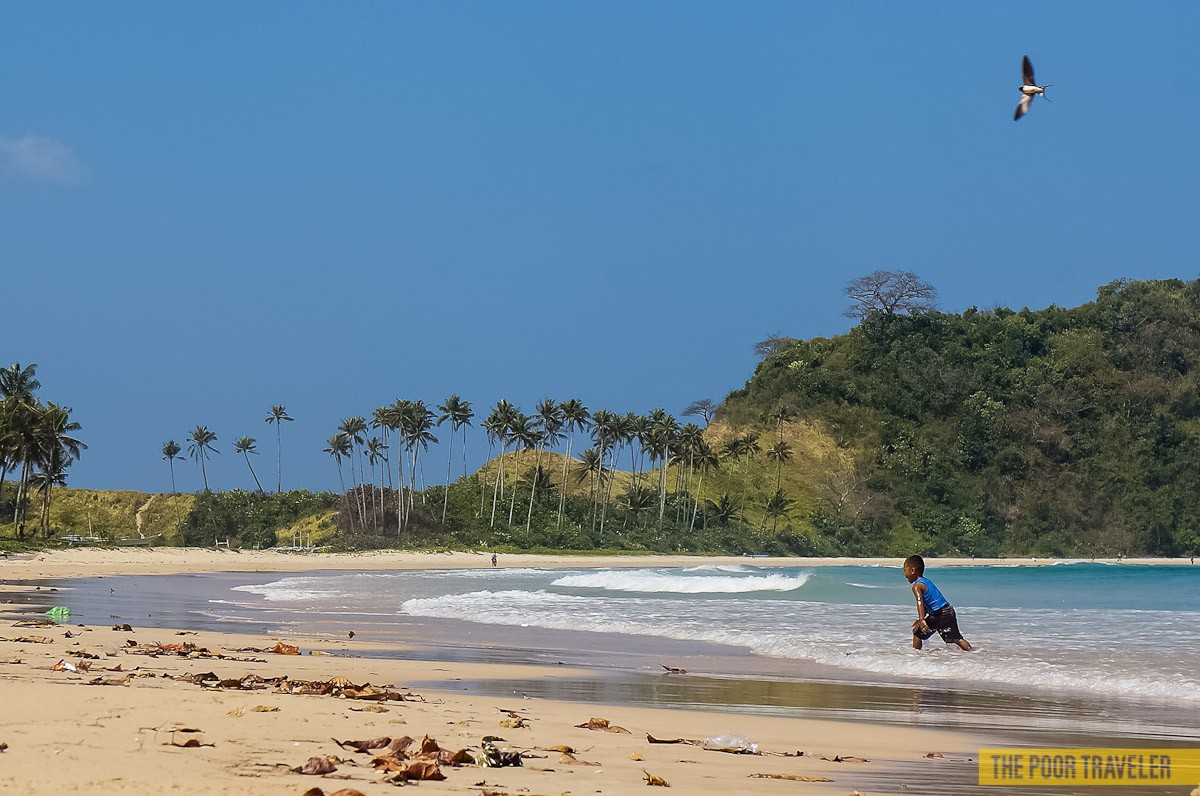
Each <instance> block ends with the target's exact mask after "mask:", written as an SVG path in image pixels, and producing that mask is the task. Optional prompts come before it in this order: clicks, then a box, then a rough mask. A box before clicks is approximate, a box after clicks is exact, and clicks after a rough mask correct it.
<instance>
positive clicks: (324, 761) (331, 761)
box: [292, 757, 341, 775]
mask: <svg viewBox="0 0 1200 796" xmlns="http://www.w3.org/2000/svg"><path fill="white" fill-rule="evenodd" d="M339 762H341V761H339V760H338V759H337V758H336V757H310V758H308V761H307V762H306V763H305V764H304V765H302V766H297V767H296V768H293V769H292V771H294V772H296V773H297V774H312V775H321V774H332V773H333V772H334V771H337V763H339Z"/></svg>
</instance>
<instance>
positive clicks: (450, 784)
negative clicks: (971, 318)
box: [0, 549, 1041, 796]
mask: <svg viewBox="0 0 1200 796" xmlns="http://www.w3.org/2000/svg"><path fill="white" fill-rule="evenodd" d="M698 561H699V560H698V559H696V558H670V557H652V558H637V559H633V558H592V557H588V558H561V557H548V556H510V555H502V556H501V563H502V565H513V566H518V565H519V566H543V567H553V566H571V567H577V566H667V565H670V564H678V563H685V564H695V563H698ZM704 561H705V562H712V563H720V562H725V563H729V562H734V563H746V560H745V559H738V558H731V559H704ZM489 563H490V554H488V555H485V554H471V553H447V554H420V553H391V552H389V553H378V554H369V555H356V556H335V555H304V556H298V555H288V554H279V553H262V552H253V553H252V552H243V553H236V552H226V551H222V552H213V551H205V550H180V549H161V550H141V549H137V550H115V551H109V550H96V549H80V550H70V551H63V552H54V553H41V554H37V555H33V556H26V557H9V558H7V559H5V560H2V561H0V580H3V581H5V583H6V584H7V586H6V590H7V593H6V594H5V597H6V598H8V599H10V600H13V601H14V602H15V603H16V604H18V605H19V603H20V592H21V591H22V590H23V589H24V588H25V586H23V585H21V584H18V583H12V582H11V581H20V580H25V581H27V580H30V579H42V578H63V577H77V576H89V575H104V574H166V573H181V572H212V571H302V570H310V569H356V570H365V569H397V568H406V567H407V568H414V567H422V568H440V567H466V566H474V567H478V566H483V565H487V564H489ZM753 563H754V564H755V565H793V566H794V565H797V564H804V565H811V564H814V563H822V564H831V563H835V562H834V561H830V560H823V559H822V560H819V562H818V561H812V560H798V559H755V560H754V561H753ZM836 563H859V564H861V563H864V562H863V561H862V560H838V561H837V562H836ZM879 563H888V564H895V563H896V562H895V561H893V560H890V559H888V560H886V561H884V560H881V561H880V562H879ZM945 563H946V562H945V561H939V565H944V564H945ZM976 563H980V562H976ZM1006 563H1012V562H1011V561H1009V562H1006ZM1039 563H1041V562H1039ZM6 607H9V608H13V607H14V606H13V605H9V606H6ZM14 619H15V617H13V616H11V615H10V616H9V617H7V618H6V619H4V620H3V621H0V745H4V744H6V745H7V748H6V749H5V750H4V751H0V787H2V788H3V789H4V790H5V792H8V793H17V794H42V793H45V794H61V793H77V792H80V793H90V794H96V793H103V794H126V793H129V794H132V793H137V794H139V795H141V794H159V793H162V794H167V793H170V794H181V793H205V794H224V793H228V794H280V796H282V795H283V794H294V795H295V796H300V794H304V793H306V792H307V791H308V790H309V789H310V788H313V787H320V788H322V789H323V790H324V792H325V793H326V794H332V793H334V792H336V791H337V790H339V789H341V788H355V789H357V790H358V791H361V792H362V793H364V794H367V796H372V794H384V793H390V792H392V789H393V787H394V786H393V785H388V784H384V783H383V782H382V779H383V774H380V773H378V772H376V771H375V770H374V769H373V768H372V765H371V761H372V758H373V756H374V755H375V754H379V752H375V753H354V752H351V751H346V750H343V749H341V748H339V746H338V745H337V744H336V743H335V742H334V741H333V739H334V738H336V739H338V740H343V741H344V740H362V739H368V738H376V737H380V736H388V737H392V738H397V737H400V736H404V735H408V736H411V737H413V738H416V739H418V740H419V739H421V738H422V737H423V736H430V737H432V738H434V739H436V740H437V742H438V744H439V745H440V746H441V747H443V748H446V749H450V750H458V749H460V748H467V749H469V750H471V751H472V752H473V753H474V754H475V755H476V756H478V754H479V749H480V743H481V740H482V739H483V738H484V736H487V735H496V736H501V737H502V738H504V740H503V741H497V742H496V746H497V747H499V748H500V749H502V750H514V751H519V752H522V753H523V754H525V755H526V757H525V759H524V765H523V766H522V767H520V768H516V767H507V768H486V767H481V766H465V767H461V768H455V767H449V766H443V768H442V770H443V772H444V773H445V775H446V779H445V781H441V782H426V783H423V784H422V785H421V787H422V788H423V789H424V791H429V790H433V791H435V792H445V793H456V794H457V793H471V794H488V793H494V794H506V793H510V794H518V793H519V794H559V793H573V794H582V793H588V794H591V793H597V794H625V793H646V792H647V791H646V790H645V789H646V787H647V785H646V783H645V780H644V776H645V772H648V773H649V774H652V775H656V776H658V777H662V778H663V779H665V780H666V781H668V782H669V783H670V785H671V787H673V788H675V790H674V791H672V792H675V793H696V794H711V793H725V794H740V793H746V794H758V793H762V794H776V793H793V792H818V793H830V794H832V793H841V794H846V793H850V792H852V791H854V790H856V789H857V790H860V791H861V792H863V793H864V794H867V793H870V794H880V793H902V792H906V793H914V792H920V783H921V781H922V780H923V779H924V778H925V777H928V778H931V779H936V778H937V775H938V772H937V767H938V766H942V765H945V763H944V762H943V761H938V760H928V759H925V758H924V755H925V754H926V753H927V752H931V751H937V752H941V753H942V754H944V755H946V756H947V757H950V758H959V759H960V761H961V759H964V758H967V757H974V755H975V754H976V750H977V749H978V748H979V746H980V744H981V743H982V740H981V739H978V738H972V737H968V736H965V735H957V734H952V733H949V732H939V731H930V730H923V729H911V728H899V727H888V726H881V725H873V724H863V723H849V722H828V721H813V720H798V719H785V718H777V717H766V716H751V715H740V714H738V715H733V714H728V713H717V712H702V711H676V710H663V709H651V708H628V707H609V706H592V705H587V704H577V703H566V702H552V701H544V700H531V699H521V698H519V697H517V696H514V697H513V698H512V700H510V701H501V700H496V699H494V698H491V697H480V696H474V695H469V694H464V693H462V691H461V688H460V687H458V686H457V685H456V682H457V679H459V678H464V679H466V678H469V679H486V678H504V679H509V678H514V677H526V678H528V677H545V676H555V675H560V674H562V675H570V674H575V673H576V672H569V671H563V670H562V669H561V668H556V669H553V670H550V669H547V668H544V667H535V666H516V665H511V664H479V663H443V662H438V663H432V662H427V661H407V660H404V661H396V660H381V659H379V658H356V657H343V656H344V655H345V656H350V655H353V654H354V653H356V652H361V651H365V650H369V649H370V648H371V646H370V645H368V644H362V643H356V642H353V641H350V640H347V641H345V642H340V643H339V646H340V647H341V651H340V652H339V653H338V654H337V655H309V654H302V655H282V654H274V653H253V652H236V651H235V650H237V649H239V648H245V647H256V648H263V649H266V648H270V647H273V646H274V645H275V643H276V642H277V641H280V640H282V641H284V642H286V643H289V644H293V645H296V646H298V647H299V648H300V649H301V650H302V651H304V652H309V651H311V649H312V647H313V645H314V644H315V645H318V646H319V647H320V648H322V649H327V648H329V642H328V640H320V641H318V640H316V639H309V638H303V637H300V638H282V639H277V638H265V637H263V638H256V637H254V636H250V635H240V634H238V635H235V634H220V633H207V632H202V633H199V634H188V635H176V634H175V633H174V632H173V631H169V630H138V629H137V628H134V629H133V630H132V631H124V630H115V629H113V628H110V627H90V628H81V627H78V626H75V625H71V624H64V625H55V626H50V627H44V628H29V627H25V628H20V627H14V626H13V622H14ZM68 633H70V634H71V637H68V636H67V634H68ZM38 637H42V638H45V639H47V641H39V640H38ZM184 642H188V643H192V644H196V645H198V646H199V647H202V648H205V649H207V650H209V651H211V652H213V653H219V654H222V655H225V656H234V657H240V658H254V659H257V660H258V661H262V662H255V661H248V660H229V659H211V658H205V657H196V656H195V655H193V656H191V657H178V656H175V655H159V656H157V657H149V656H147V655H143V654H137V653H138V652H139V650H144V649H145V646H144V645H147V644H152V643H159V644H180V643H184ZM131 644H137V645H142V646H140V647H135V646H131ZM80 652H82V653H86V654H87V655H88V656H95V657H94V658H87V657H79V655H77V654H73V653H80ZM59 661H64V662H66V663H70V664H72V665H74V666H76V667H80V666H81V665H85V666H90V669H89V670H88V671H79V672H72V671H69V670H63V669H61V668H60V669H59V670H55V668H54V667H55V664H57V663H58V662H59ZM117 666H119V667H120V669H121V670H120V671H110V670H111V669H114V668H115V667H117ZM210 671H211V672H213V673H215V674H216V675H217V676H218V677H219V678H223V679H235V678H242V677H243V676H245V675H247V674H254V675H258V676H259V677H262V678H273V677H279V676H285V675H286V676H287V677H288V678H290V679H291V680H298V679H301V680H316V681H328V680H330V679H331V678H334V677H345V678H347V679H348V680H349V681H351V682H352V683H354V684H357V685H361V684H363V683H367V682H369V683H373V684H375V685H376V686H381V685H390V686H393V687H394V688H395V689H397V690H399V691H401V692H403V691H405V690H406V689H407V688H408V687H409V686H410V685H412V684H417V683H420V684H421V685H420V686H419V687H418V688H416V690H415V693H416V695H417V696H416V697H414V699H415V701H401V702H397V701H386V702H382V703H377V702H372V701H363V700H356V699H346V698H339V697H337V696H317V695H297V694H290V693H279V692H277V690H276V689H275V688H265V689H262V690H253V691H245V690H237V689H233V688H205V687H202V686H200V685H197V684H195V683H191V682H185V681H183V680H179V679H174V678H178V677H180V676H181V675H185V674H189V673H190V674H199V673H202V672H210ZM664 676H667V677H675V676H683V677H686V675H664ZM94 681H95V684H93V682H94ZM431 683H432V685H431ZM456 690H457V692H456ZM374 705H381V706H382V707H383V708H384V709H385V710H386V712H367V711H364V710H363V709H364V708H367V707H370V706H374ZM259 706H263V707H266V708H277V710H269V711H263V712H259V711H256V710H255V708H256V707H259ZM506 711H512V712H513V713H514V714H516V715H518V716H521V717H524V718H525V720H526V723H527V724H528V726H525V727H512V726H502V722H505V721H508V722H509V723H511V722H512V721H513V717H512V716H509V715H508V714H507V712H506ZM593 716H596V717H603V718H605V719H608V720H609V721H611V722H612V724H615V725H619V726H621V727H624V728H627V729H628V731H629V732H628V734H625V733H610V732H602V731H597V730H589V729H581V728H578V727H576V726H575V725H578V724H582V723H584V722H586V721H587V720H588V719H589V718H591V717H593ZM183 729H196V730H199V731H200V732H197V733H191V732H183V731H182V730H183ZM648 734H649V735H653V736H655V737H657V738H675V737H678V738H685V739H704V738H707V737H711V736H719V735H729V734H733V735H741V736H746V737H748V738H750V739H751V740H753V741H754V742H756V743H758V744H759V747H760V749H762V750H765V751H767V752H773V753H781V754H780V755H774V754H772V755H734V754H728V753H725V752H720V751H709V750H705V749H702V748H700V747H698V746H693V745H660V744H651V743H649V742H648V740H647V735H648ZM189 739H196V740H197V741H198V742H199V743H200V744H202V745H200V746H192V747H180V746H175V745H171V744H173V743H176V744H182V743H185V742H187V741H188V740H189ZM561 745H565V746H569V747H571V748H572V749H574V750H576V751H575V754H574V759H573V760H572V759H569V758H567V757H564V756H563V754H562V753H561V752H559V751H550V750H548V749H547V748H548V747H554V746H561ZM797 751H803V752H804V753H805V754H804V756H802V757H797V756H783V755H782V753H793V754H794V753H795V752H797ZM325 756H336V757H337V758H339V759H340V760H342V761H344V762H339V763H337V764H336V765H337V770H336V772H333V773H331V774H328V775H326V776H323V777H322V776H312V775H303V774H299V773H294V772H292V771H291V770H289V769H290V768H291V767H298V766H302V765H303V764H304V763H305V762H306V761H307V760H308V759H309V758H312V757H325ZM835 756H843V757H844V756H854V757H859V758H867V759H868V761H869V762H833V761H831V760H822V759H821V758H822V757H826V758H833V757H835ZM755 774H784V775H793V776H802V777H826V778H829V779H830V780H832V782H828V783H800V782H789V781H779V780H776V779H766V778H756V777H753V776H752V775H755ZM881 774H883V775H884V776H882V777H881V776H880V775H881ZM651 792H654V791H651Z"/></svg>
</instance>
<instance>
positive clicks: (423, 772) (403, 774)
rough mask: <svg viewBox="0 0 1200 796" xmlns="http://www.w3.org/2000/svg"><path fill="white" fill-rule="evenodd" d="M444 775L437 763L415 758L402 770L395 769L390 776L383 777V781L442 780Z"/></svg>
mask: <svg viewBox="0 0 1200 796" xmlns="http://www.w3.org/2000/svg"><path fill="white" fill-rule="evenodd" d="M445 778H446V775H445V774H443V773H442V770H441V769H440V768H438V764H437V763H427V762H425V761H424V760H417V761H414V762H412V763H409V764H408V765H407V766H405V767H404V769H403V770H401V771H397V772H396V773H394V774H392V775H391V776H388V777H385V778H384V780H383V781H384V782H389V783H396V782H408V781H409V780H416V781H418V782H420V781H425V780H442V779H445Z"/></svg>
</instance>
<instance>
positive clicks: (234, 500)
mask: <svg viewBox="0 0 1200 796" xmlns="http://www.w3.org/2000/svg"><path fill="white" fill-rule="evenodd" d="M337 502H338V497H337V495H331V494H328V493H324V492H308V491H306V490H303V489H300V490H294V491H291V492H281V493H275V494H264V493H262V492H244V491H242V490H240V489H235V490H233V491H232V492H201V493H200V494H198V495H196V498H195V503H194V504H193V505H192V510H191V511H190V512H189V513H188V515H187V519H186V520H185V521H184V523H183V529H182V537H183V543H184V544H185V545H195V546H201V547H211V546H212V545H213V544H215V543H216V542H217V541H221V542H222V543H223V542H225V541H228V542H229V543H230V545H231V546H234V547H238V546H240V547H250V548H267V547H274V546H275V544H276V536H277V531H279V530H280V529H282V528H285V527H287V526H290V525H292V524H294V523H297V522H299V521H301V520H303V519H305V518H307V517H310V516H312V515H314V514H319V513H320V512H323V511H326V510H328V509H330V508H333V507H334V506H335V505H336V504H337Z"/></svg>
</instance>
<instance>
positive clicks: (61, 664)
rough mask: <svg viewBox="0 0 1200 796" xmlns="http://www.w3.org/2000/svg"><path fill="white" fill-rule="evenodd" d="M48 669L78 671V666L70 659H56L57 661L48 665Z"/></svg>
mask: <svg viewBox="0 0 1200 796" xmlns="http://www.w3.org/2000/svg"><path fill="white" fill-rule="evenodd" d="M50 671H52V672H77V671H79V667H77V666H76V665H75V664H73V663H71V662H70V661H64V660H62V659H60V660H59V661H58V663H56V664H54V665H53V666H51V667H50Z"/></svg>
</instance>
